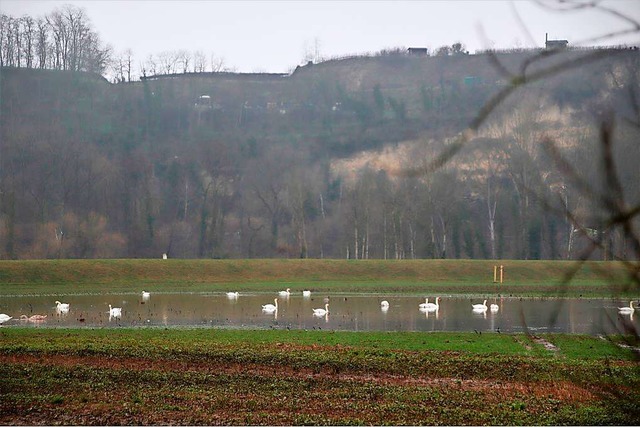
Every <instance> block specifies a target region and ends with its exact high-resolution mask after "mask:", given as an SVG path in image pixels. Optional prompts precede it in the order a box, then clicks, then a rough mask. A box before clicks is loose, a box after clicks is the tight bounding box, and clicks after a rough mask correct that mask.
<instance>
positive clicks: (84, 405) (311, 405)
mask: <svg viewBox="0 0 640 427" xmlns="http://www.w3.org/2000/svg"><path fill="white" fill-rule="evenodd" d="M0 364H2V365H3V366H8V365H13V366H15V367H16V368H19V369H20V370H23V371H28V370H30V369H31V368H34V367H40V368H42V367H47V368H49V367H50V368H52V369H54V368H56V369H58V368H59V369H62V370H63V371H65V372H74V371H77V370H86V369H89V370H91V371H92V372H98V373H99V374H98V375H99V376H100V377H101V378H102V377H104V378H109V377H110V376H111V375H112V374H113V373H115V372H127V371H128V372H130V373H131V374H132V375H133V376H134V377H135V376H137V375H142V373H144V372H147V373H153V374H154V375H159V376H160V377H164V376H165V375H169V377H167V378H174V376H175V378H183V377H184V378H186V377H189V376H190V375H193V374H195V375H201V376H204V377H206V378H209V380H208V381H210V382H213V383H215V382H216V381H219V380H220V379H221V378H240V379H242V380H243V381H245V380H248V381H250V382H255V383H256V384H269V383H280V382H282V381H284V382H286V383H291V384H298V383H300V384H303V386H302V387H303V388H306V387H308V388H309V390H308V391H309V394H308V396H306V397H305V396H296V393H295V392H285V393H283V394H279V392H278V391H277V390H276V391H274V394H273V395H271V396H264V394H263V393H261V392H260V391H259V390H258V389H255V390H252V388H251V387H248V388H246V389H238V390H236V391H233V390H231V389H229V387H231V386H227V388H226V389H224V388H223V389H216V388H215V387H214V388H213V389H211V390H210V389H208V387H201V388H196V390H195V392H190V391H189V390H190V389H189V387H187V388H183V385H182V384H174V385H175V387H176V388H175V389H174V390H172V391H168V392H167V395H166V396H163V397H162V398H161V399H160V401H158V400H157V399H156V398H157V396H156V395H155V393H156V391H155V390H153V389H151V390H148V389H146V388H144V386H140V385H137V384H132V385H129V386H127V384H115V385H114V386H113V390H106V391H105V390H103V391H101V392H95V391H91V390H77V389H65V387H64V384H61V387H60V389H58V390H43V394H45V395H47V393H51V392H53V393H57V394H58V395H60V396H61V397H59V398H58V400H57V401H56V400H53V401H52V400H51V399H49V400H47V399H43V400H42V401H40V402H35V403H34V402H33V401H31V402H25V403H24V404H18V405H17V407H13V406H12V405H6V402H5V403H4V404H3V403H0V424H5V425H7V424H9V425H36V424H38V425H51V424H138V425H142V424H272V425H275V424H299V423H301V421H300V419H301V418H300V417H302V416H310V417H311V418H309V420H310V423H312V424H317V423H331V424H341V423H344V420H354V419H355V420H361V421H364V422H365V423H372V424H386V423H388V422H391V423H393V424H407V423H408V424H437V423H440V422H439V420H440V418H438V417H440V416H441V414H440V413H439V412H438V413H432V414H429V413H426V412H424V411H425V410H426V409H425V408H423V412H421V413H419V414H418V413H412V410H407V414H404V415H403V417H404V416H406V417H408V418H407V419H406V421H405V419H404V418H390V417H393V416H397V417H400V415H399V414H397V413H395V415H393V414H388V413H387V414H385V415H384V416H383V417H381V415H378V416H371V412H372V411H371V408H370V407H369V405H367V404H362V403H361V402H358V401H357V399H356V398H346V397H345V395H343V394H342V390H352V389H353V390H361V389H363V388H364V389H366V390H368V392H367V393H368V394H366V395H365V397H366V398H368V399H370V400H371V404H373V405H374V406H375V407H378V408H383V409H384V408H385V407H390V406H393V405H392V402H393V400H394V399H395V396H394V393H395V392H397V393H400V394H402V393H405V392H406V390H413V391H414V392H418V393H421V392H425V391H426V392H428V393H431V394H433V393H435V394H436V395H440V394H442V395H443V396H449V398H451V399H453V401H451V402H448V404H452V405H453V406H456V405H462V406H464V405H466V404H468V405H470V407H471V408H474V407H476V406H478V407H479V408H482V407H485V408H486V407H494V406H495V407H503V406H504V405H505V403H508V402H520V401H523V402H527V410H528V411H529V412H531V413H535V412H541V411H545V410H548V408H546V409H545V407H544V405H545V404H543V403H541V402H554V403H553V404H554V405H556V406H564V405H568V406H573V405H576V404H588V403H590V402H595V401H596V400H598V399H599V397H598V393H599V392H601V391H602V390H595V389H588V388H586V386H580V385H578V384H574V383H571V382H568V381H550V382H544V383H541V382H535V383H529V382H522V381H505V380H504V379H500V380H486V379H460V378H446V377H443V378H430V377H427V376H417V377H414V376H411V377H410V376H404V375H391V374H388V373H378V372H375V373H369V372H334V371H333V370H332V369H330V368H324V369H320V370H318V369H293V368H291V367H288V366H278V367H277V368H274V367H273V366H267V365H262V364H258V363H253V364H251V363H242V364H240V363H224V364H223V363H220V362H209V361H191V360H157V359H154V360H149V359H138V358H129V357H108V356H107V357H101V356H87V357H80V356H75V355H60V354H47V355H44V356H43V355H37V356H34V355H24V354H23V355H10V354H4V355H0ZM113 375H115V374H113ZM171 375H174V376H171ZM170 382H171V381H170ZM166 386H167V387H169V389H171V387H172V384H166ZM371 387H377V388H379V390H382V391H377V392H374V391H371V390H372V389H371ZM161 388H162V386H161ZM192 388H193V387H192ZM231 388H233V387H231ZM384 390H392V392H391V393H389V394H387V392H385V391H384ZM45 392H47V393H45ZM356 394H357V393H356ZM136 396H140V397H136ZM456 398H460V399H461V402H460V403H459V404H456V402H455V399H456ZM154 399H155V400H154ZM287 399H289V401H288V402H287ZM466 399H468V400H469V401H468V402H465V400H466ZM142 401H145V403H147V404H141V403H142ZM294 402H295V403H294ZM148 404H150V406H152V407H148V406H149V405H148ZM8 406H12V407H8ZM419 406H420V407H422V405H419ZM207 408H208V409H207ZM439 410H442V409H439ZM379 412H381V413H384V412H385V411H384V410H381V411H379ZM396 412H397V411H396ZM314 417H316V418H314ZM318 417H320V418H318ZM434 417H435V418H434ZM467 422H468V423H470V424H484V423H486V422H485V421H484V420H483V419H482V418H473V415H471V418H469V419H468V420H467ZM467 422H464V423H465V424H466V423H467ZM455 423H459V421H455ZM490 423H491V422H490ZM493 423H496V422H493Z"/></svg>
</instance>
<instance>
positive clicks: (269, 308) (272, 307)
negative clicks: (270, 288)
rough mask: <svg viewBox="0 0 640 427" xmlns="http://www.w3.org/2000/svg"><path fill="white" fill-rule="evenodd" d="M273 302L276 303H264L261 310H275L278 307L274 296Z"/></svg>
mask: <svg viewBox="0 0 640 427" xmlns="http://www.w3.org/2000/svg"><path fill="white" fill-rule="evenodd" d="M273 302H275V303H276V305H273V304H265V305H263V306H262V311H268V312H272V311H276V310H277V309H278V298H275V299H274V300H273Z"/></svg>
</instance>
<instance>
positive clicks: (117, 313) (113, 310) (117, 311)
mask: <svg viewBox="0 0 640 427" xmlns="http://www.w3.org/2000/svg"><path fill="white" fill-rule="evenodd" d="M121 316H122V307H111V304H109V317H121Z"/></svg>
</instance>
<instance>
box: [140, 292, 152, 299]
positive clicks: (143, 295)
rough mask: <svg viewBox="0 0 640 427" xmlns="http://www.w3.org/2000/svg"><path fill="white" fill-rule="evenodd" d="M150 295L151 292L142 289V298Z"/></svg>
mask: <svg viewBox="0 0 640 427" xmlns="http://www.w3.org/2000/svg"><path fill="white" fill-rule="evenodd" d="M150 296H151V293H149V292H147V291H142V298H143V299H147V298H149V297H150Z"/></svg>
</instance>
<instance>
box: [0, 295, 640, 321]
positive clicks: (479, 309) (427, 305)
mask: <svg viewBox="0 0 640 427" xmlns="http://www.w3.org/2000/svg"><path fill="white" fill-rule="evenodd" d="M150 295H151V294H150V293H149V292H147V291H142V299H143V301H148V300H149V298H150ZM226 295H227V297H228V298H229V299H237V298H238V297H239V296H240V293H239V292H227V294H226ZM290 295H291V289H290V288H287V289H286V290H284V291H279V292H278V296H279V297H281V298H288V297H289V296H290ZM302 295H303V297H305V298H308V297H310V296H311V291H308V290H305V291H303V292H302ZM324 302H325V305H324V308H322V307H320V308H313V309H312V310H313V312H312V314H313V315H314V316H328V314H329V301H328V298H325V299H324ZM55 304H56V312H57V313H58V314H67V313H69V309H70V304H69V303H63V302H60V301H56V302H55ZM389 306H390V305H389V301H387V300H383V301H381V302H380V309H381V310H382V311H383V312H386V311H387V310H389ZM418 309H419V310H420V311H422V312H437V311H438V310H439V309H440V297H436V299H435V302H429V298H425V301H424V302H423V303H420V304H418ZM471 309H472V311H473V312H474V313H486V311H487V310H489V311H491V312H492V313H497V312H498V311H499V309H500V307H499V306H498V305H497V304H491V305H489V306H487V300H486V299H485V300H484V301H483V302H482V304H472V305H471ZM636 309H637V307H634V306H633V301H630V302H629V306H628V307H626V306H625V307H618V313H619V314H623V315H633V313H634V312H635V310H636ZM262 311H263V312H265V313H277V311H278V298H274V300H273V304H264V305H262ZM120 317H122V307H113V306H111V304H109V319H111V318H120ZM12 319H13V317H12V316H9V315H8V314H5V313H1V314H0V325H2V324H4V323H6V322H8V321H10V320H12ZM46 319H47V315H42V314H34V315H32V316H27V315H25V314H22V315H20V317H19V318H18V319H15V320H21V321H26V322H34V323H37V322H43V321H46Z"/></svg>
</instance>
